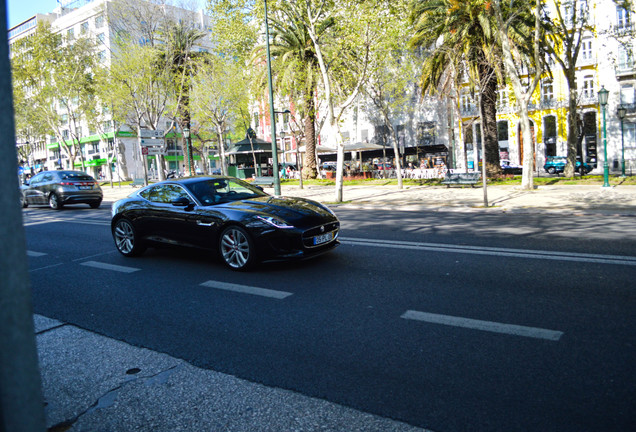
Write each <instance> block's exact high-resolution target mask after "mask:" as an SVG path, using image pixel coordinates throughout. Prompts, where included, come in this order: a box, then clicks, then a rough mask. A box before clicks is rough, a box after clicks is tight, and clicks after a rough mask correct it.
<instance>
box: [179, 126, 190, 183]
mask: <svg viewBox="0 0 636 432" xmlns="http://www.w3.org/2000/svg"><path fill="white" fill-rule="evenodd" d="M183 140H184V141H185V154H186V164H187V165H186V166H187V167H188V175H192V161H191V160H190V129H189V128H188V127H184V128H183ZM178 168H179V167H177V169H178ZM183 174H184V175H185V172H184V173H183Z"/></svg>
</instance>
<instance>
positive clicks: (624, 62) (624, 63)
mask: <svg viewBox="0 0 636 432" xmlns="http://www.w3.org/2000/svg"><path fill="white" fill-rule="evenodd" d="M633 66H634V53H633V51H632V45H631V44H625V45H622V44H621V45H619V46H618V70H619V71H626V70H630V69H632V67H633Z"/></svg>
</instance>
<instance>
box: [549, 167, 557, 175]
mask: <svg viewBox="0 0 636 432" xmlns="http://www.w3.org/2000/svg"><path fill="white" fill-rule="evenodd" d="M555 173H556V168H554V167H550V168H548V174H555Z"/></svg>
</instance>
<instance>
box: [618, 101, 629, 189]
mask: <svg viewBox="0 0 636 432" xmlns="http://www.w3.org/2000/svg"><path fill="white" fill-rule="evenodd" d="M626 114H627V109H626V108H625V107H624V106H623V105H621V106H619V107H618V118H619V119H621V177H625V138H624V136H623V120H625V115H626Z"/></svg>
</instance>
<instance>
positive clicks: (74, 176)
mask: <svg viewBox="0 0 636 432" xmlns="http://www.w3.org/2000/svg"><path fill="white" fill-rule="evenodd" d="M60 177H61V178H62V180H93V177H91V176H89V175H88V174H86V173H83V172H74V171H70V172H67V171H63V172H61V173H60Z"/></svg>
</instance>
